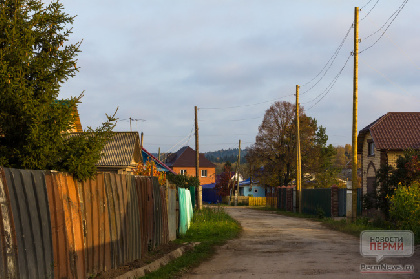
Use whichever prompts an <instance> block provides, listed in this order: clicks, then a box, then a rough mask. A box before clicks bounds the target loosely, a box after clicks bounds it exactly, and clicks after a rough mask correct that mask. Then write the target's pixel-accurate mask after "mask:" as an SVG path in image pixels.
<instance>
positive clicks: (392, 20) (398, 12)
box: [359, 0, 408, 54]
mask: <svg viewBox="0 0 420 279" xmlns="http://www.w3.org/2000/svg"><path fill="white" fill-rule="evenodd" d="M407 3H408V0H404V1H403V3H402V4H401V6H400V7H399V8H398V9H397V10H396V11H395V12H394V13H393V14H392V15H391V16H390V17H389V18H388V19H387V20H386V21H385V23H384V24H383V25H382V26H381V27H380V28H379V29H378V30H376V31H375V32H373V33H372V34H370V35H369V36H367V37H366V38H365V39H368V38H370V37H372V36H373V35H375V34H376V33H378V32H379V31H380V30H382V29H383V28H384V27H385V26H386V25H387V23H388V21H390V20H391V22H390V23H389V24H388V26H387V27H386V28H385V30H384V32H382V34H381V35H380V36H379V38H378V39H377V40H376V41H375V42H374V43H373V44H372V45H370V46H368V47H367V48H365V49H363V50H362V51H359V54H361V53H363V52H365V51H366V50H368V49H370V48H372V47H373V46H374V45H376V44H377V43H378V42H379V40H380V39H382V37H383V36H384V35H385V33H386V31H388V29H389V27H390V26H391V25H392V23H393V22H394V21H395V19H396V18H397V17H398V15H399V14H400V13H401V11H402V10H403V9H404V7H405V5H406V4H407ZM365 39H364V40H365Z"/></svg>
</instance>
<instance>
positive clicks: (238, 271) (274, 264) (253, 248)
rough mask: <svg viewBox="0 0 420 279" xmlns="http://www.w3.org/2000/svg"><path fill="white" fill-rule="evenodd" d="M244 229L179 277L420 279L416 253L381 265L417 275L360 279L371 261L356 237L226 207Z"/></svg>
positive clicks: (297, 220)
mask: <svg viewBox="0 0 420 279" xmlns="http://www.w3.org/2000/svg"><path fill="white" fill-rule="evenodd" d="M226 211H227V212H228V213H229V214H230V215H231V216H232V217H233V218H235V219H236V220H238V221H239V222H240V223H241V225H242V227H243V233H242V235H241V237H240V238H239V239H235V240H231V241H229V242H228V243H227V244H226V245H224V246H222V247H219V248H218V250H217V254H216V255H215V256H214V257H213V258H212V259H211V260H210V261H208V262H205V263H203V264H201V265H200V266H199V267H198V268H196V269H194V270H193V271H192V272H191V273H189V274H186V275H185V276H184V277H183V278H191V279H193V278H194V279H197V278H420V271H419V268H420V255H419V254H420V251H416V252H415V254H414V256H412V257H410V258H385V259H384V260H382V261H381V263H386V264H403V265H405V264H412V265H414V266H415V272H416V273H415V274H362V273H361V272H360V266H361V264H376V261H375V258H365V257H362V256H361V255H360V253H359V245H360V244H359V238H357V237H353V236H349V235H347V234H344V233H340V232H336V231H332V230H329V229H327V228H325V227H323V226H322V225H321V224H320V223H318V222H314V221H308V220H305V219H300V218H292V217H286V216H281V215H277V214H274V213H272V212H265V211H257V210H253V209H249V208H232V207H230V208H226Z"/></svg>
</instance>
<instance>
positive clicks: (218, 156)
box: [204, 148, 247, 163]
mask: <svg viewBox="0 0 420 279" xmlns="http://www.w3.org/2000/svg"><path fill="white" fill-rule="evenodd" d="M238 153H239V148H229V149H226V150H225V149H222V150H217V151H212V152H206V153H204V155H205V156H206V158H207V159H209V160H210V161H211V162H213V163H225V162H230V163H235V162H236V161H237V160H238ZM246 154H247V149H243V150H242V149H241V163H246V159H245V156H246Z"/></svg>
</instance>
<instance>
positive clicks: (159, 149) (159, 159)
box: [158, 147, 160, 161]
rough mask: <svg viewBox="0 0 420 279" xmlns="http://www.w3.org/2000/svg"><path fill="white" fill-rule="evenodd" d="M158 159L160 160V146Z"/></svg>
mask: <svg viewBox="0 0 420 279" xmlns="http://www.w3.org/2000/svg"><path fill="white" fill-rule="evenodd" d="M158 160H159V161H160V147H159V149H158Z"/></svg>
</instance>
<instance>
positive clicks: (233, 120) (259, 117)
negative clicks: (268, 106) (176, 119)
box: [199, 116, 263, 122]
mask: <svg viewBox="0 0 420 279" xmlns="http://www.w3.org/2000/svg"><path fill="white" fill-rule="evenodd" d="M261 118H263V116H258V117H253V118H243V119H229V120H225V119H223V120H222V121H224V122H236V121H245V120H254V119H261ZM199 121H200V122H205V121H206V120H199ZM212 121H214V119H212Z"/></svg>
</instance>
